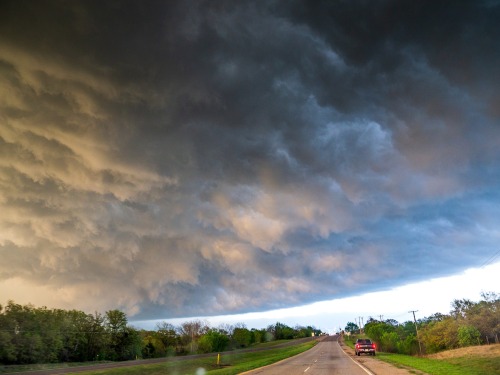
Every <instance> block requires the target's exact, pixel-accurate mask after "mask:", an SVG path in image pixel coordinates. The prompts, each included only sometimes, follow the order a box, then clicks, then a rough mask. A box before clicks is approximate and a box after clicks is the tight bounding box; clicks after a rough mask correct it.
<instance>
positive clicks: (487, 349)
mask: <svg viewBox="0 0 500 375" xmlns="http://www.w3.org/2000/svg"><path fill="white" fill-rule="evenodd" d="M426 357H427V358H432V359H448V358H459V357H480V358H490V357H496V358H498V357H500V344H492V345H481V346H468V347H466V348H459V349H453V350H447V351H445V352H440V353H435V354H429V355H427V356H426Z"/></svg>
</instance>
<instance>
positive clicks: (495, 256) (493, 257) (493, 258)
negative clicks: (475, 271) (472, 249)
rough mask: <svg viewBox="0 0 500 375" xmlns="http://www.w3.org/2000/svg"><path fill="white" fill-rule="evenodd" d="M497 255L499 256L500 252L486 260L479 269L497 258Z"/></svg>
mask: <svg viewBox="0 0 500 375" xmlns="http://www.w3.org/2000/svg"><path fill="white" fill-rule="evenodd" d="M499 255H500V250H498V251H497V252H496V253H495V254H493V255H492V256H490V257H489V258H488V259H486V261H485V262H484V263H483V264H482V265H481V267H480V268H484V267H486V266H487V265H489V264H491V263H492V262H493V261H494V260H495V259H496V258H498V256H499Z"/></svg>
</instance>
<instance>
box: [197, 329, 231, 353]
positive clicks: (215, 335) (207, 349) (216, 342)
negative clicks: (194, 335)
mask: <svg viewBox="0 0 500 375" xmlns="http://www.w3.org/2000/svg"><path fill="white" fill-rule="evenodd" d="M228 344H229V337H227V336H226V335H225V334H224V333H221V332H219V331H217V330H215V329H211V330H209V331H208V332H207V333H205V334H204V335H203V336H202V337H201V338H200V341H199V343H198V351H199V352H200V353H211V352H223V351H224V350H226V348H227V345H228Z"/></svg>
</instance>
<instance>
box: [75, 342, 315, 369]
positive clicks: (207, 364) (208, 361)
mask: <svg viewBox="0 0 500 375" xmlns="http://www.w3.org/2000/svg"><path fill="white" fill-rule="evenodd" d="M315 344H316V341H309V342H306V343H301V344H298V345H294V346H290V347H285V348H276V349H269V350H264V351H258V352H242V353H238V352H234V353H231V352H230V353H224V354H222V355H221V358H220V364H219V365H217V353H214V355H213V357H206V358H199V359H187V360H182V361H165V362H164V363H156V364H151V365H138V366H132V367H119V368H112V369H102V370H94V371H85V372H78V374H83V375H94V374H95V375H100V374H111V375H139V374H140V375H142V374H144V375H160V374H161V375H168V374H172V375H174V374H175V375H184V374H190V375H192V374H213V375H234V374H239V373H242V372H245V371H249V370H252V369H255V368H258V367H262V366H267V365H270V364H272V363H275V362H278V361H281V360H282V359H285V358H288V357H292V356H294V355H297V354H299V353H302V352H304V351H306V350H308V349H310V348H312V347H313V346H314V345H315ZM68 374H71V372H68Z"/></svg>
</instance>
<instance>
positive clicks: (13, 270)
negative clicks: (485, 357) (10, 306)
mask: <svg viewBox="0 0 500 375" xmlns="http://www.w3.org/2000/svg"><path fill="white" fill-rule="evenodd" d="M499 18H500V2H498V1H493V0H484V1H460V2H446V1H418V2H417V1H376V2H375V1H314V2H311V1H271V0H266V1H243V0H242V1H224V0H218V1H192V0H182V1H181V0H178V1H152V0H148V1H105V2H103V1H96V0H88V1H48V0H42V1H23V0H14V1H8V0H4V1H2V2H0V259H1V260H0V303H5V302H6V301H8V300H14V301H15V302H17V303H33V304H35V305H37V306H43V305H45V306H49V307H58V308H65V309H79V310H83V311H87V312H90V313H91V312H94V311H101V312H104V311H106V310H109V309H120V310H122V311H124V312H126V313H127V315H128V317H129V320H135V321H148V320H151V321H153V320H158V319H181V318H182V319H185V318H186V317H196V316H208V317H210V316H212V317H216V316H221V315H225V316H228V315H230V316H233V315H239V314H246V313H266V312H270V311H276V310H280V309H288V308H298V307H299V306H310V305H311V304H314V303H331V301H345V299H349V298H360V296H368V295H371V296H373V295H377V294H376V293H383V292H387V291H394V290H398V289H397V288H400V287H404V286H408V287H410V286H411V285H420V284H418V283H421V282H424V283H428V282H431V283H432V282H434V283H435V284H433V285H435V287H433V288H431V289H430V290H434V291H436V290H440V288H453V286H451V287H450V286H449V284H446V283H445V284H440V282H439V281H437V280H441V279H442V278H446V277H452V276H456V277H459V276H460V275H464V273H465V272H466V270H474V269H479V270H481V269H485V268H484V267H489V266H491V265H494V264H495V261H497V260H498V251H499V250H500V248H499V243H500V241H499V240H500V89H499V87H500V69H499V68H498V66H499V61H500V45H499V44H498V40H500V26H499V24H498V19H499ZM482 267H483V268H482ZM467 272H473V271H467ZM445 285H448V286H445ZM490 285H491V283H490ZM493 285H495V284H494V283H493ZM496 285H497V286H496V289H497V290H493V291H496V292H498V284H496ZM440 291H443V290H440ZM443 292H444V291H443ZM373 293H375V294H373ZM457 298H460V296H457ZM478 298H479V296H477V297H476V299H478ZM329 301H330V302H329ZM445 302H446V303H447V304H449V303H450V302H451V301H450V300H446V301H445ZM313 306H316V305H313ZM416 309H418V306H417V307H416ZM406 310H407V308H406V307H404V310H403V313H405V311H406ZM280 311H283V310H280ZM288 311H290V310H288ZM291 311H293V310H291ZM375 313H376V312H375ZM382 313H383V312H380V314H382Z"/></svg>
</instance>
